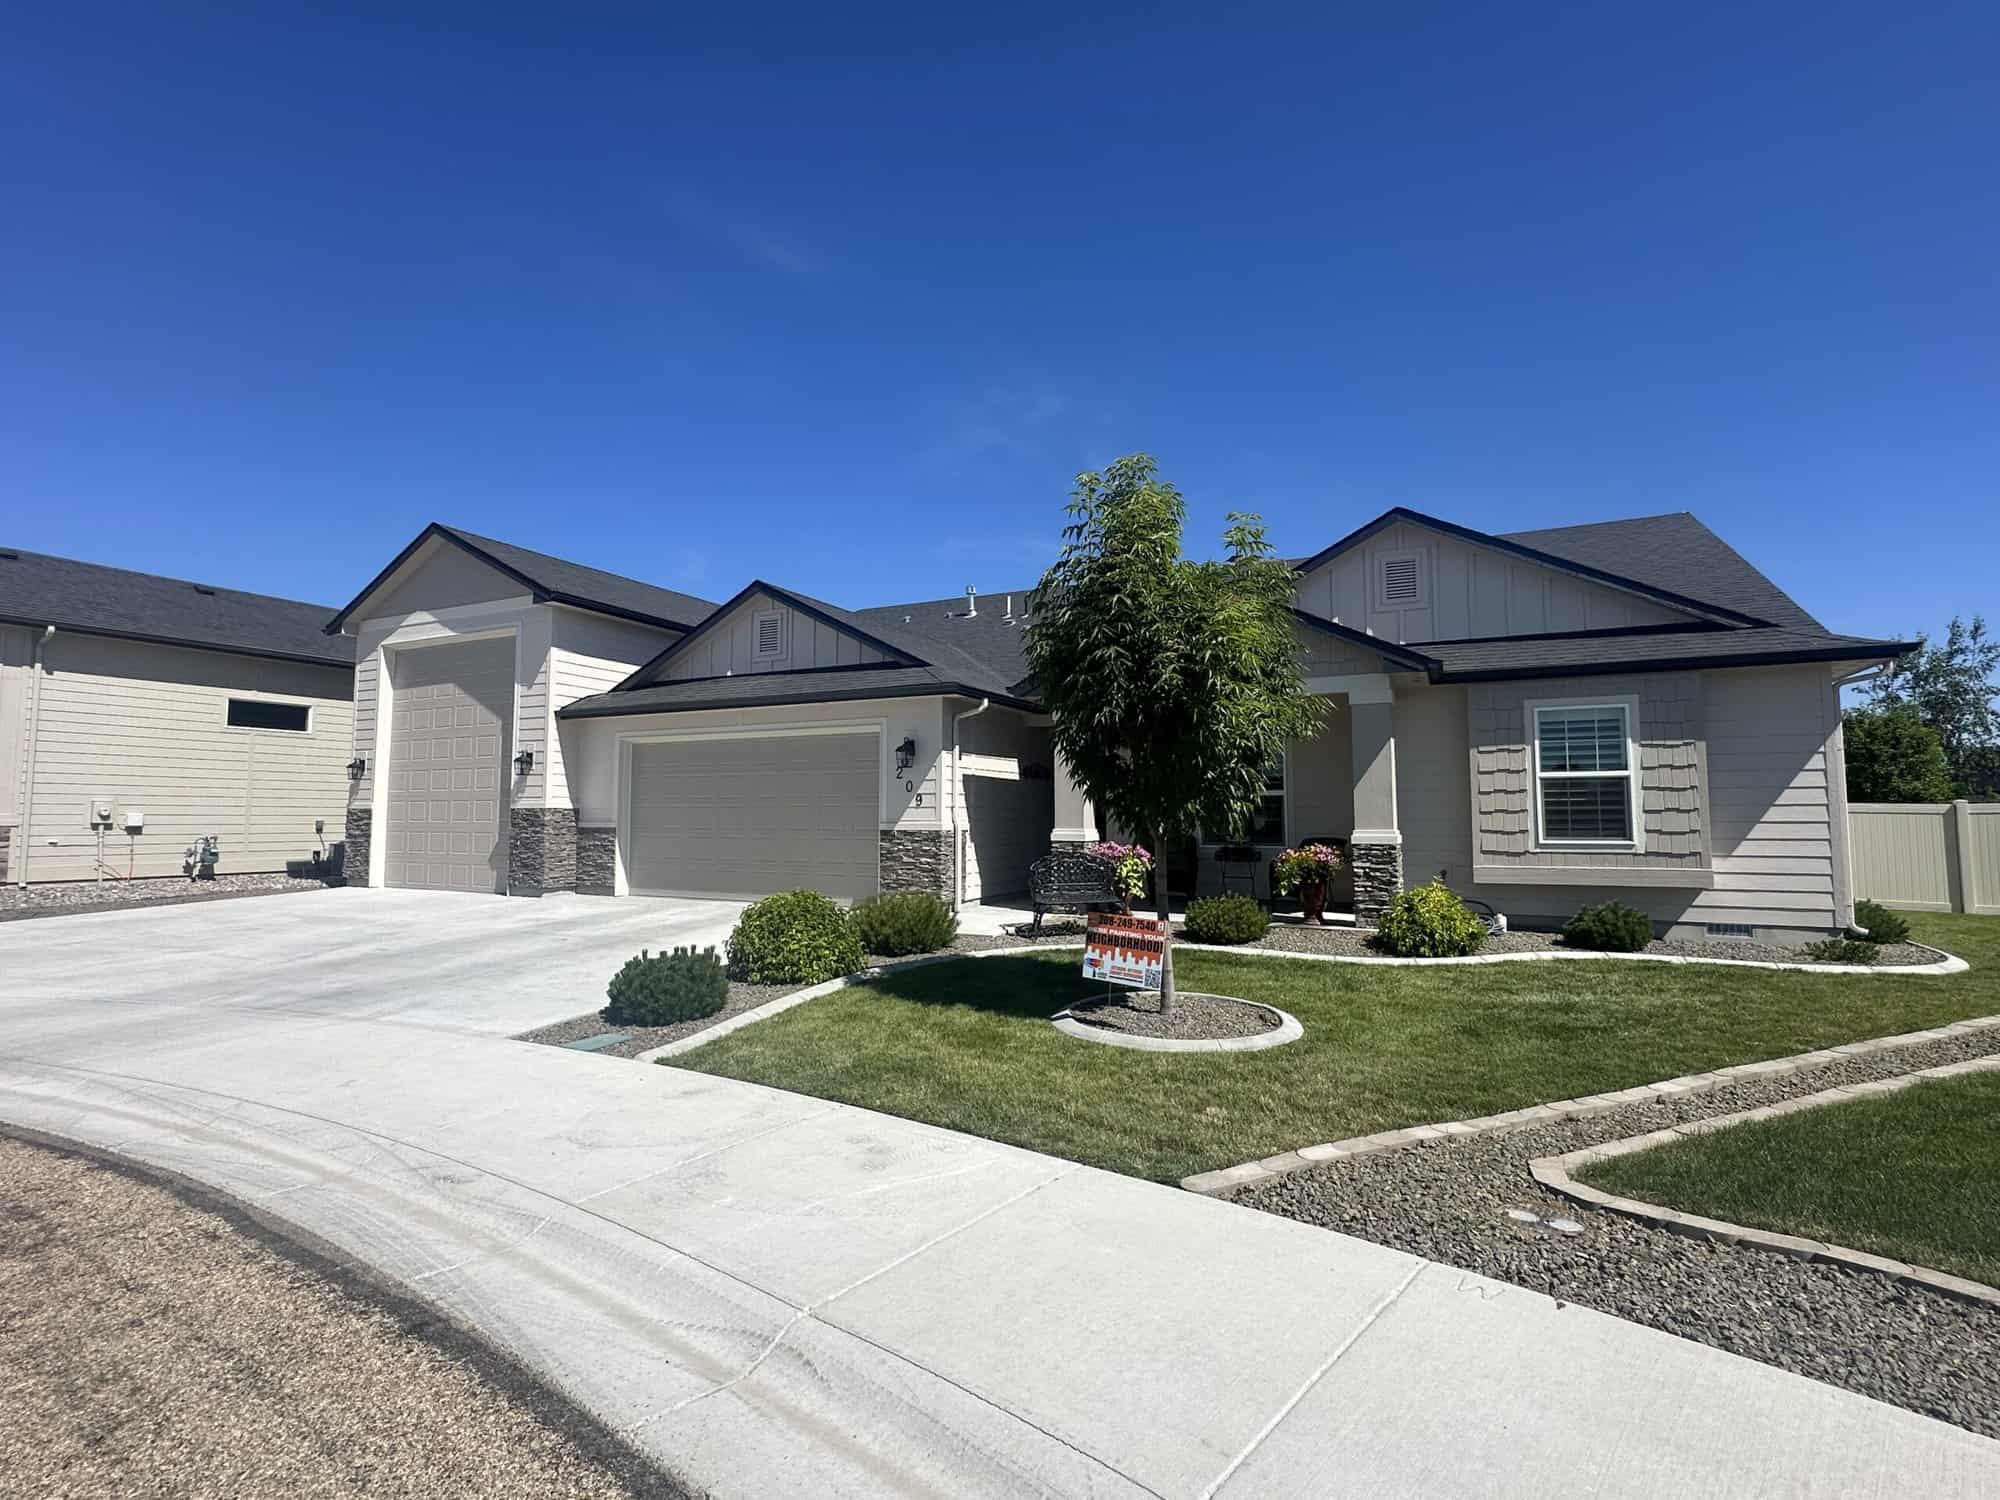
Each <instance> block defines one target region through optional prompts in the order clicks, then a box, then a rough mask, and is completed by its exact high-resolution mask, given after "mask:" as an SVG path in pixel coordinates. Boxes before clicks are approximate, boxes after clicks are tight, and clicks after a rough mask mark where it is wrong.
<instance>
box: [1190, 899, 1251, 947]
mask: <svg viewBox="0 0 2000 1500" xmlns="http://www.w3.org/2000/svg"><path fill="white" fill-rule="evenodd" d="M1270 925H1271V919H1270V918H1269V917H1267V916H1265V915H1264V908H1263V907H1261V906H1259V905H1258V904H1257V903H1256V902H1255V901H1253V900H1251V899H1250V897H1248V896H1204V897H1202V898H1201V900H1199V901H1190V902H1188V909H1187V926H1186V927H1185V928H1183V929H1182V931H1183V934H1184V935H1185V936H1186V938H1187V940H1188V941H1189V942H1190V943H1229V944H1235V943H1254V942H1256V941H1257V939H1259V938H1260V937H1262V936H1263V935H1264V933H1265V932H1266V931H1267V930H1268V929H1269V928H1270Z"/></svg>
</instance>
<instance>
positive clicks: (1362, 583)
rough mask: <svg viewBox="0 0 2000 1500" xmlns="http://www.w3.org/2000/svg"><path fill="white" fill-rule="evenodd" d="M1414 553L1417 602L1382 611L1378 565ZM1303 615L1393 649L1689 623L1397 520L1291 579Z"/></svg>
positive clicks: (1627, 596) (1639, 600) (1633, 597)
mask: <svg viewBox="0 0 2000 1500" xmlns="http://www.w3.org/2000/svg"><path fill="white" fill-rule="evenodd" d="M1394 553H1414V554H1416V556H1417V557H1418V558H1419V560H1420V566H1421V570H1422V575H1423V579H1424V583H1425V590H1424V598H1423V601H1422V602H1421V603H1420V604H1418V605H1414V606H1409V607H1401V608H1387V607H1384V605H1383V604H1382V601H1381V598H1380V595H1379V593H1378V590H1377V578H1378V569H1379V565H1380V563H1381V560H1382V559H1383V558H1384V557H1385V556H1387V555H1389V554H1394ZM1296 597H1297V603H1298V606H1299V608H1300V609H1303V610H1305V611H1306V612H1307V613H1308V614H1315V615H1319V616H1320V617H1321V618H1323V619H1329V620H1337V621H1339V622H1340V623H1341V624H1343V625H1347V626H1350V627H1352V628H1353V629H1355V630H1372V631H1373V632H1374V633H1375V634H1376V635H1378V636H1381V637H1382V638H1383V639H1384V640H1388V641H1396V642H1411V643H1415V642H1420V641H1456V640H1465V639H1468V638H1470V637H1475V636H1480V637H1484V636H1508V635H1540V634H1544V633H1547V632H1550V631H1559V630H1604V629H1611V628H1616V627H1621V626H1628V625H1661V624H1671V623H1675V622H1686V621H1687V620H1688V619H1689V616H1687V615H1685V614H1682V613H1679V612H1678V611H1675V610H1672V609H1669V608H1667V607H1666V606H1664V605H1661V604H1656V603H1654V602H1653V601H1652V600H1651V599H1647V598H1643V597H1641V596H1639V595H1637V594H1631V593H1627V592H1625V591H1624V590H1622V589H1616V588H1611V587H1608V586H1606V585H1603V584H1597V583H1592V582H1590V581H1589V580H1588V579H1582V578H1577V577H1575V576H1573V575H1572V574H1569V573H1564V572H1560V571H1558V570H1556V569H1554V568H1549V567H1544V566H1543V565H1542V564H1540V563H1536V562H1530V561H1528V560H1527V559H1525V558H1518V557H1513V556H1510V555H1509V554H1507V553H1505V552H1501V551H1499V550H1497V549H1495V548H1492V547H1480V546H1475V545H1473V544H1472V543H1470V542H1464V541H1460V540H1458V539H1457V538H1455V537H1448V536H1444V535H1442V534H1440V533H1438V532H1435V531H1432V530H1431V529H1430V528H1428V527H1424V526H1413V525H1411V524H1410V523H1409V522H1407V521H1399V522H1397V523H1396V524H1395V525H1393V526H1387V527H1384V528H1383V529H1382V530H1381V531H1379V532H1377V533H1376V534H1375V535H1373V536H1371V537H1369V538H1368V539H1367V540H1366V541H1364V542H1362V543H1361V544H1360V545H1358V546H1355V547H1352V548H1350V549H1349V550H1348V551H1346V552H1343V553H1342V554H1341V555H1340V556H1338V557H1335V558H1332V559H1330V560H1328V561H1327V562H1326V563H1325V564H1323V565H1322V566H1320V567H1318V568H1316V569H1314V570H1313V571H1312V572H1311V573H1308V574H1306V575H1305V576H1304V577H1302V578H1300V579H1299V584H1298V593H1297V596H1296Z"/></svg>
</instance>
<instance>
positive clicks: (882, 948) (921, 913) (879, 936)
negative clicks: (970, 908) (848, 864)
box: [848, 891, 958, 958]
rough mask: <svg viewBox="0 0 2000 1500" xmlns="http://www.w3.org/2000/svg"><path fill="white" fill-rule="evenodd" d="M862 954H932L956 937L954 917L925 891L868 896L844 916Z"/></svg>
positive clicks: (892, 956) (949, 910)
mask: <svg viewBox="0 0 2000 1500" xmlns="http://www.w3.org/2000/svg"><path fill="white" fill-rule="evenodd" d="M848 921H849V922H851V923H852V924H853V926H854V936H855V938H856V939H857V940H858V941H859V942H860V944H861V951H862V952H863V953H880V954H882V955H883V956H884V957H887V958H901V957H903V956H904V955H905V954H909V953H935V952H937V951H938V949H940V948H948V947H950V946H951V940H952V939H953V938H955V937H957V936H958V918H957V917H955V916H953V915H952V914H951V908H950V907H948V906H946V905H945V904H944V903H943V902H942V901H940V900H938V898H937V897H935V896H933V895H931V894H930V893H929V892H928V891H891V892H889V893H888V894H887V895H882V896H870V897H869V898H868V899H867V900H866V901H863V902H862V903H861V904H860V905H859V906H857V907H855V908H854V910H853V911H852V912H850V913H848Z"/></svg>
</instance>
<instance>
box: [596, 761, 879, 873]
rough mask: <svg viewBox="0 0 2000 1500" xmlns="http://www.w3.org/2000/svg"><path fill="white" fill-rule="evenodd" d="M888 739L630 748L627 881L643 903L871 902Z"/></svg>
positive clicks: (877, 851) (877, 853)
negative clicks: (807, 898) (787, 897)
mask: <svg viewBox="0 0 2000 1500" xmlns="http://www.w3.org/2000/svg"><path fill="white" fill-rule="evenodd" d="M881 756H882V750H881V736H880V734H879V733H878V732H877V731H876V730H874V729H869V730H867V731H865V732H860V733H849V734H832V733H826V734H774V735H762V736H755V737H747V738H731V739H695V740H667V741H654V742H650V743H648V742H641V743H638V744H635V745H633V746H632V751H631V766H630V773H629V774H630V777H631V781H630V786H629V788H628V793H629V797H630V804H629V805H630V816H629V821H628V822H627V825H626V826H627V828H628V829H629V831H630V834H631V837H630V840H629V846H628V849H627V853H626V879H627V881H628V883H629V884H630V886H631V889H632V890H633V891H635V892H637V893H641V894H646V895H672V896H729V897H755V896H768V895H769V894H771V892H773V891H788V890H795V889H798V888H801V887H804V888H807V889H810V890H816V891H823V892H825V893H826V894H827V895H829V896H833V897H836V898H838V899H840V900H843V901H859V900H861V899H862V898H863V897H866V896H872V895H874V894H875V888H876V867H877V862H878V857H879V849H878V846H879V843H880V834H879V832H878V830H879V828H880V826H881V791H880V786H879V783H880V779H881Z"/></svg>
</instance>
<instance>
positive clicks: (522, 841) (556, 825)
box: [507, 807, 576, 896]
mask: <svg viewBox="0 0 2000 1500" xmlns="http://www.w3.org/2000/svg"><path fill="white" fill-rule="evenodd" d="M575 888H576V813H575V812H574V811H572V810H571V809H569V808H567V807H516V808H513V809H512V810H510V811H509V813H508V815H507V893H508V894H509V895H511V896H539V895H541V894H542V893H543V892H545V891H568V890H574V889H575Z"/></svg>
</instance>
